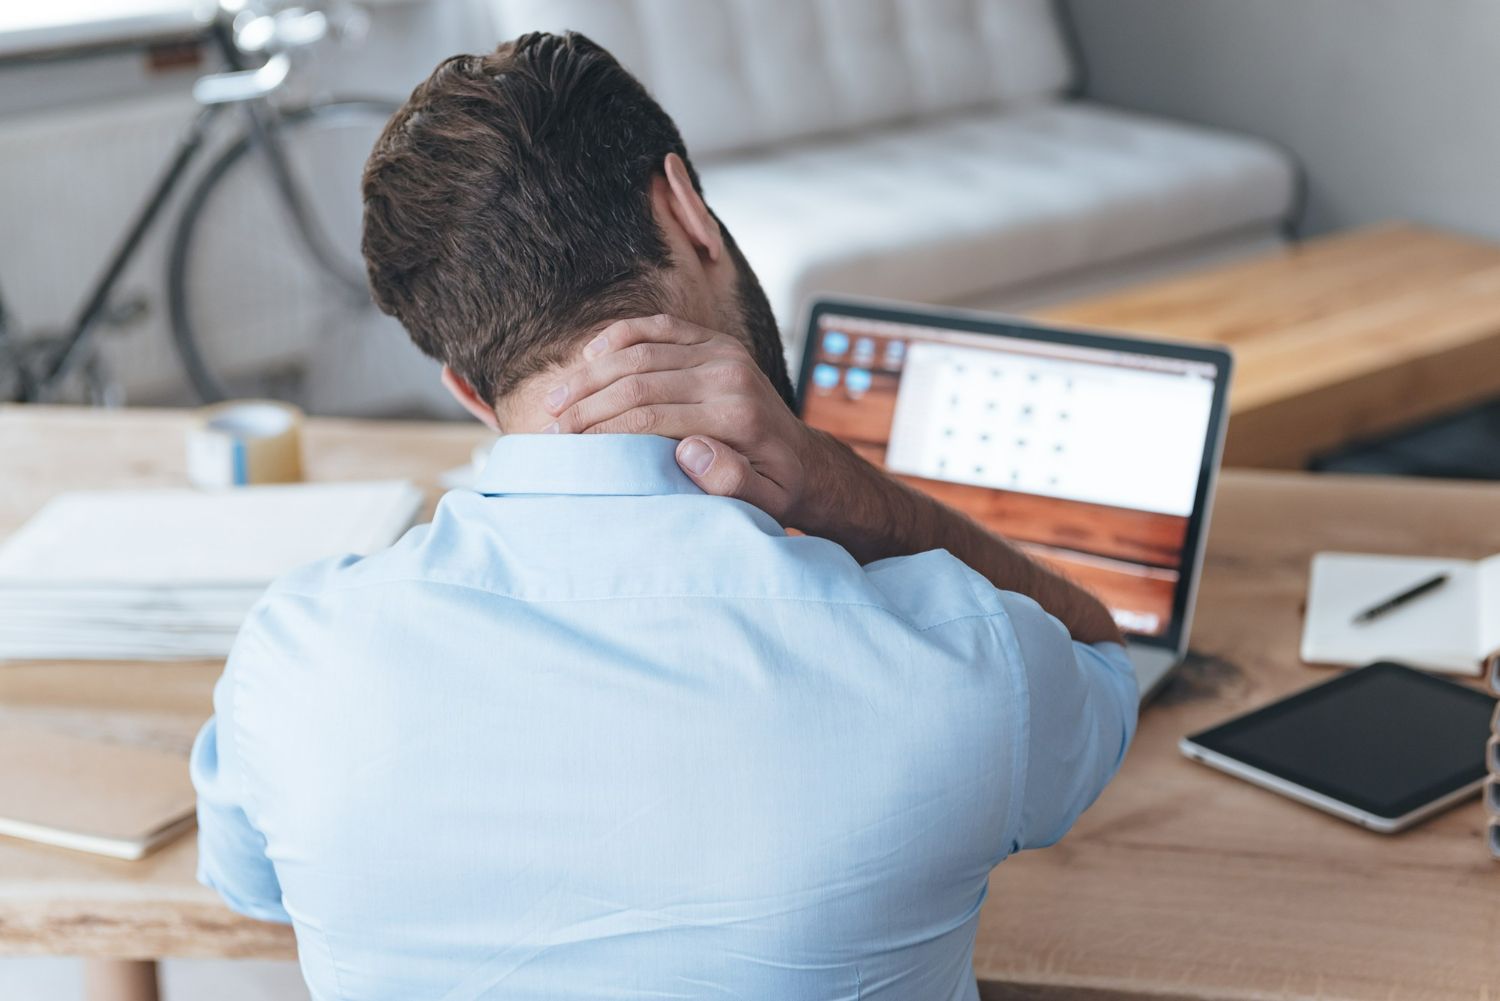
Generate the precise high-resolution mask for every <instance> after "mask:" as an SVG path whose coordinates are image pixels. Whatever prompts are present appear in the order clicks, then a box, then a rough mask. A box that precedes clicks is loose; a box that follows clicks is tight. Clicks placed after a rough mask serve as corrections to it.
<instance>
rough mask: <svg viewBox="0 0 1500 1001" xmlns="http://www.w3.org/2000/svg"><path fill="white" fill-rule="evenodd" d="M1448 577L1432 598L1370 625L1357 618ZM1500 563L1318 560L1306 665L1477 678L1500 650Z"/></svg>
mask: <svg viewBox="0 0 1500 1001" xmlns="http://www.w3.org/2000/svg"><path fill="white" fill-rule="evenodd" d="M1440 573H1445V574H1447V575H1448V581H1447V583H1445V584H1444V585H1443V586H1442V587H1440V588H1438V589H1437V590H1435V591H1432V592H1431V593H1429V594H1425V595H1422V596H1421V597H1419V598H1416V599H1414V600H1412V601H1411V602H1410V603H1408V604H1406V605H1402V606H1401V607H1399V608H1396V609H1393V610H1392V611H1391V612H1390V613H1388V614H1386V615H1384V616H1381V617H1380V618H1377V619H1374V620H1373V621H1370V622H1362V623H1356V622H1355V621H1354V617H1355V616H1356V615H1358V614H1359V613H1360V612H1362V611H1364V610H1365V609H1367V608H1370V607H1371V606H1373V605H1377V604H1379V603H1380V602H1382V601H1384V600H1385V599H1387V598H1390V597H1391V596H1392V595H1394V594H1397V593H1399V592H1401V591H1404V590H1406V589H1407V588H1409V587H1412V586H1413V585H1415V584H1418V583H1420V582H1422V581H1423V580H1426V579H1427V578H1429V577H1432V576H1433V575H1435V574H1440ZM1497 601H1500V557H1495V556H1492V557H1490V558H1488V559H1484V560H1478V561H1474V560H1454V559H1436V558H1428V557H1417V556H1377V555H1373V554H1368V553H1318V554H1317V555H1316V556H1314V557H1313V561H1312V575H1311V579H1310V580H1309V582H1308V593H1307V620H1306V622H1305V624H1304V626H1303V630H1302V659H1303V660H1305V661H1307V662H1308V663H1312V664H1340V665H1360V664H1368V663H1370V662H1372V661H1376V660H1396V661H1401V662H1402V663H1406V664H1410V665H1412V666H1413V667H1421V668H1425V669H1427V670H1430V671H1442V672H1446V673H1450V674H1469V675H1478V674H1481V673H1482V672H1483V668H1484V661H1485V658H1486V657H1487V656H1488V655H1489V654H1490V653H1491V652H1493V651H1494V650H1496V649H1500V605H1497Z"/></svg>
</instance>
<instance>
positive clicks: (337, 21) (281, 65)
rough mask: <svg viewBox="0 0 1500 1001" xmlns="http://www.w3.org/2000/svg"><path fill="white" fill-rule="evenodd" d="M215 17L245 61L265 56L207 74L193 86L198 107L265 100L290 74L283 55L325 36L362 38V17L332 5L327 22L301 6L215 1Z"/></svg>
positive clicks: (352, 9) (357, 11) (324, 16)
mask: <svg viewBox="0 0 1500 1001" xmlns="http://www.w3.org/2000/svg"><path fill="white" fill-rule="evenodd" d="M219 9H220V11H221V16H223V17H226V18H229V19H230V24H231V25H232V30H233V39H234V47H235V48H236V49H238V50H239V51H241V52H244V53H246V54H249V55H265V56H267V57H268V58H267V59H266V62H265V64H264V65H262V66H261V67H259V68H258V69H253V70H238V71H231V72H224V73H210V74H208V75H207V76H204V77H201V78H200V79H199V80H198V81H197V82H196V83H195V84H194V85H193V99H194V100H196V101H197V102H198V103H199V104H204V105H211V104H236V103H240V102H244V101H253V100H257V99H259V98H263V97H267V96H269V95H270V94H272V93H274V92H275V91H277V90H279V89H280V88H281V86H282V85H283V84H284V83H286V80H287V76H288V74H289V73H290V72H291V58H290V56H289V55H288V54H289V53H290V52H292V51H294V50H296V49H305V48H307V47H309V46H312V45H316V44H317V43H318V42H321V41H323V39H325V38H327V37H329V36H330V35H333V36H339V37H346V36H347V37H353V38H358V37H359V36H361V35H363V33H364V27H365V21H364V18H363V11H361V10H360V9H359V8H357V7H354V6H353V5H350V4H338V3H335V4H334V5H333V10H332V13H333V15H334V16H332V17H330V15H329V13H325V12H324V11H323V10H319V9H313V8H310V7H303V6H283V7H281V9H276V6H275V5H270V4H266V3H254V2H250V3H246V2H245V0H221V2H220V5H219Z"/></svg>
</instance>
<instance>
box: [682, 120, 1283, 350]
mask: <svg viewBox="0 0 1500 1001" xmlns="http://www.w3.org/2000/svg"><path fill="white" fill-rule="evenodd" d="M702 175H703V188H704V195H705V197H706V199H707V201H708V204H709V206H710V207H711V208H712V209H713V210H714V211H715V212H716V213H718V215H719V217H720V219H722V220H723V222H724V224H725V225H726V226H727V227H728V228H729V230H730V232H731V233H733V235H734V237H735V239H736V240H737V241H738V243H739V245H740V247H741V249H743V250H744V252H745V255H746V257H747V258H748V259H749V261H750V263H751V264H752V266H753V267H754V268H755V270H756V272H757V274H758V275H759V276H760V279H761V282H762V284H763V285H764V286H765V289H766V293H767V295H768V296H769V297H770V299H771V304H772V307H773V308H774V309H775V310H776V314H777V318H778V320H779V322H780V324H781V328H782V330H783V331H788V332H790V331H791V330H792V326H793V325H794V324H796V323H797V322H798V320H799V310H800V308H801V305H802V302H803V300H804V299H805V298H806V296H807V295H809V294H810V293H812V292H815V291H836V292H845V293H854V294H860V295H873V296H882V297H885V298H893V299H902V298H905V299H915V300H921V301H927V302H950V301H954V300H958V299H962V298H966V297H972V296H974V295H977V294H979V293H983V292H987V291H990V290H994V289H999V288H1003V287H1005V286H1008V285H1016V284H1020V283H1023V282H1027V281H1032V280H1035V279H1037V278H1039V277H1042V276H1048V275H1055V274H1058V273H1061V272H1065V271H1070V270H1076V269H1081V268H1087V267H1089V266H1092V265H1095V264H1102V263H1105V262H1110V261H1114V260H1118V259H1121V258H1125V257H1128V256H1131V255H1134V254H1139V253H1143V252H1152V251H1156V250H1160V249H1163V248H1168V247H1171V246H1174V245H1176V244H1181V243H1184V242H1187V241H1192V240H1198V239H1202V238H1205V237H1209V236H1213V235H1216V234H1220V233H1224V232H1229V231H1233V230H1236V229H1243V228H1244V227H1247V226H1251V225H1255V224H1263V225H1265V226H1266V227H1267V228H1270V227H1272V226H1274V225H1275V223H1276V222H1277V221H1278V220H1279V219H1280V218H1282V217H1283V216H1284V215H1285V214H1286V213H1287V212H1288V210H1289V208H1290V206H1291V203H1292V199H1293V192H1294V187H1295V181H1294V176H1295V175H1294V169H1293V166H1292V164H1291V163H1290V161H1289V160H1288V159H1287V157H1286V156H1285V154H1283V153H1282V152H1281V151H1280V150H1279V149H1277V148H1275V147H1273V146H1271V145H1269V144H1267V143H1264V142H1261V141H1259V140H1256V139H1251V138H1247V137H1244V136H1240V135H1235V134H1230V133H1224V132H1218V131H1213V130H1209V129H1205V128H1201V127H1198V126H1191V125H1186V124H1181V123H1178V122H1173V121H1167V120H1163V119H1158V118H1150V117H1147V116H1143V115H1138V114H1133V113H1129V112H1124V111H1118V110H1114V109H1109V108H1104V107H1101V106H1097V105H1091V104H1085V103H1079V102H1058V103H1053V104H1050V105H1045V106H1034V107H1030V108H1027V109H1023V110H1018V111H1013V112H1006V113H999V112H986V113H974V114H963V115H954V116H949V117H946V118H941V119H936V120H931V121H925V122H923V123H921V124H916V125H911V126H907V127H902V128H891V129H882V130H872V131H870V132H866V133H862V134H859V135H854V136H848V137H844V138H841V139H838V140H827V141H822V142H809V143H803V144H798V145H794V146H787V147H783V148H781V149H779V150H775V151H769V152H765V153H761V154H757V155H752V156H744V157H741V158H738V159H736V160H734V161H732V162H724V163H716V164H709V165H705V166H704V167H703V168H702ZM799 333H800V332H799ZM798 347H799V345H797V344H795V343H789V344H788V349H789V353H790V354H791V355H792V356H793V357H795V356H796V355H797V354H798Z"/></svg>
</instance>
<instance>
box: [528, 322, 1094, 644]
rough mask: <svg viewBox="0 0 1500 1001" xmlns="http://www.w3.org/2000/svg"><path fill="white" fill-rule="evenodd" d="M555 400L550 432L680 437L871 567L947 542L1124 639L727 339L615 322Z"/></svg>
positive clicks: (1022, 589)
mask: <svg viewBox="0 0 1500 1001" xmlns="http://www.w3.org/2000/svg"><path fill="white" fill-rule="evenodd" d="M547 406H548V410H549V413H550V414H551V416H553V417H555V421H554V422H553V423H551V424H550V425H548V426H547V427H546V428H545V430H547V431H554V432H565V433H609V432H624V433H631V434H660V435H665V436H667V437H669V438H680V439H682V442H681V444H680V445H679V446H678V449H677V460H678V463H679V464H680V465H681V466H682V468H683V470H684V472H686V473H687V474H688V475H689V476H690V477H692V479H693V480H694V482H696V483H697V484H698V485H699V486H701V487H702V488H703V489H704V490H706V491H708V492H709V493H712V494H716V495H718V496H723V497H736V498H739V499H741V500H744V501H747V502H749V503H751V504H754V505H755V506H756V507H759V508H761V509H762V510H763V511H765V512H767V513H768V514H770V515H771V516H772V517H774V518H776V519H777V520H778V521H779V522H781V524H783V525H785V526H786V527H788V528H795V529H798V530H799V531H804V532H807V533H809V534H811V535H817V536H821V537H823V538H827V539H831V540H833V541H834V542H837V543H839V544H840V545H842V546H843V547H844V548H845V549H847V550H848V551H849V552H850V553H851V554H852V555H853V556H854V557H855V558H856V559H858V560H860V561H861V562H864V563H868V562H871V561H874V560H878V559H883V558H885V557H888V556H904V555H909V554H912V553H919V552H925V551H927V550H929V549H946V550H947V551H948V552H950V553H952V554H953V555H954V556H955V557H957V558H958V559H959V560H961V561H962V562H963V563H965V564H967V565H968V566H969V567H971V568H973V569H974V570H975V571H977V572H978V573H980V574H982V575H983V576H984V577H986V578H987V579H988V580H989V581H990V582H991V583H993V584H994V585H995V586H996V587H998V588H1000V589H1002V590H1006V591H1015V592H1018V593H1020V594H1024V595H1026V596H1027V597H1029V598H1031V599H1032V600H1034V601H1035V602H1036V603H1037V604H1038V605H1040V606H1041V607H1042V608H1043V609H1045V610H1046V611H1047V612H1049V613H1050V614H1051V615H1053V616H1054V617H1056V618H1057V619H1058V620H1059V621H1060V622H1061V623H1062V624H1063V625H1064V627H1066V628H1067V630H1068V632H1069V634H1070V635H1071V636H1072V637H1073V639H1075V640H1077V641H1079V642H1082V643H1099V642H1105V641H1110V642H1120V632H1119V629H1118V628H1117V627H1116V626H1115V623H1114V619H1113V618H1112V617H1111V616H1110V614H1109V612H1108V610H1107V609H1105V607H1104V606H1103V605H1102V604H1100V603H1099V601H1098V599H1096V598H1095V597H1093V595H1091V594H1089V593H1088V592H1087V591H1084V590H1083V589H1082V588H1080V587H1079V586H1078V585H1076V584H1074V583H1072V582H1071V581H1069V580H1067V579H1066V578H1064V577H1062V576H1060V575H1058V574H1056V573H1054V572H1053V571H1051V570H1048V569H1046V568H1045V567H1043V566H1041V565H1040V564H1039V563H1037V562H1036V561H1034V560H1032V559H1030V558H1029V557H1027V556H1026V555H1025V554H1023V553H1022V552H1021V551H1020V550H1018V549H1017V548H1016V547H1014V546H1013V545H1011V544H1010V543H1008V542H1006V541H1005V540H1003V539H1001V538H999V537H998V536H996V535H995V534H994V533H992V532H989V531H987V530H986V529H984V528H983V527H981V526H980V525H978V524H977V523H976V522H974V521H972V520H971V519H969V518H967V517H966V516H964V515H962V514H960V513H959V512H957V511H954V510H953V509H952V508H949V507H947V506H945V505H943V504H941V503H939V502H938V501H936V500H934V499H932V498H930V497H928V496H927V495H926V494H923V493H921V492H919V491H917V490H914V489H913V488H911V487H909V486H907V485H905V484H903V483H901V482H900V481H898V480H896V479H895V478H893V477H891V476H889V475H888V474H886V473H885V472H883V471H882V470H880V469H877V468H876V467H875V466H873V465H871V464H870V463H868V462H866V461H865V460H864V459H862V458H860V457H859V456H858V455H856V454H855V453H854V452H853V451H852V450H851V449H849V448H848V447H847V446H845V445H843V444H842V443H840V442H838V441H836V440H834V439H833V438H832V437H830V436H828V435H826V434H823V433H822V432H820V431H816V430H813V429H812V428H809V427H807V425H805V424H803V423H802V422H801V421H800V420H798V419H797V417H796V416H795V415H794V414H792V413H791V411H789V410H788V409H787V407H786V404H785V403H784V402H782V400H781V398H780V396H779V395H777V393H776V391H775V389H774V388H773V387H772V385H771V382H770V380H769V379H768V378H767V377H766V376H765V373H763V372H762V371H761V370H760V368H759V367H758V366H757V365H756V364H755V362H754V360H753V359H752V358H751V357H750V355H749V352H748V351H747V350H746V349H745V346H744V345H743V344H742V343H741V342H740V341H739V340H737V339H735V338H734V337H731V336H729V335H727V334H722V333H717V332H715V331H711V330H707V329H705V328H703V327H699V326H697V325H696V324H692V323H688V322H686V321H682V320H677V319H675V318H673V317H667V316H657V317H648V318H644V319H639V320H622V321H620V322H618V323H614V324H611V325H610V326H609V327H606V328H605V329H604V330H603V331H602V332H601V333H600V334H599V335H598V337H596V338H595V339H594V340H593V341H591V342H590V343H589V344H588V346H587V347H586V348H585V349H584V361H583V362H582V363H581V364H580V365H579V366H578V367H577V368H575V369H574V370H573V371H571V372H569V373H568V374H567V375H566V377H565V379H564V380H563V381H562V382H561V384H560V385H559V386H557V387H556V388H555V389H554V390H552V391H551V392H549V393H548V394H547ZM537 426H539V427H540V426H541V424H540V423H539V424H538V425H537Z"/></svg>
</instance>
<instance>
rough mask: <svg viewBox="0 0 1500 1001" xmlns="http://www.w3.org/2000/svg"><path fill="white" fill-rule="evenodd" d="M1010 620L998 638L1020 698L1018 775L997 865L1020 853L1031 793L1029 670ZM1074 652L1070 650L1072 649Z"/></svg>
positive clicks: (1013, 788) (1015, 776) (1017, 752)
mask: <svg viewBox="0 0 1500 1001" xmlns="http://www.w3.org/2000/svg"><path fill="white" fill-rule="evenodd" d="M1009 619H1010V617H1009V616H1008V615H1007V616H1006V621H1007V627H1008V633H1007V634H1006V635H1005V636H1001V637H998V638H999V639H1000V642H1001V646H1002V647H1004V648H1005V651H1006V654H1007V657H1006V660H1007V661H1008V662H1009V664H1010V666H1011V669H1012V670H1011V673H1012V675H1013V677H1012V679H1011V683H1012V688H1013V690H1014V694H1015V695H1016V697H1017V705H1018V706H1019V707H1020V712H1019V713H1018V714H1017V715H1018V716H1019V718H1020V722H1021V725H1020V726H1017V727H1014V728H1013V730H1012V732H1013V733H1014V734H1015V742H1016V744H1015V750H1014V760H1015V762H1016V770H1015V775H1014V776H1013V777H1012V779H1011V783H1010V805H1009V807H1008V810H1007V813H1008V815H1009V816H1010V817H1011V818H1012V823H1011V829H1010V832H1009V834H1010V837H1009V838H1007V839H1006V841H1007V843H1006V844H1003V845H1002V846H1001V847H1002V848H1003V849H1004V854H1003V855H1001V856H1000V858H999V859H997V860H996V864H997V865H998V864H999V863H1000V861H1003V860H1004V859H1005V858H1007V857H1008V856H1010V855H1012V854H1014V853H1016V852H1018V851H1020V850H1021V837H1022V835H1024V834H1025V830H1024V828H1025V821H1026V815H1025V811H1026V796H1027V794H1028V792H1029V790H1028V788H1027V786H1028V785H1029V783H1028V781H1027V777H1028V776H1029V774H1030V771H1031V678H1030V676H1029V674H1028V673H1027V670H1026V662H1025V660H1024V659H1023V657H1022V655H1021V644H1020V643H1019V642H1018V637H1017V636H1016V631H1015V627H1014V626H1013V625H1010V623H1009ZM1070 648H1071V647H1070Z"/></svg>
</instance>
